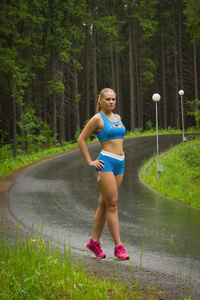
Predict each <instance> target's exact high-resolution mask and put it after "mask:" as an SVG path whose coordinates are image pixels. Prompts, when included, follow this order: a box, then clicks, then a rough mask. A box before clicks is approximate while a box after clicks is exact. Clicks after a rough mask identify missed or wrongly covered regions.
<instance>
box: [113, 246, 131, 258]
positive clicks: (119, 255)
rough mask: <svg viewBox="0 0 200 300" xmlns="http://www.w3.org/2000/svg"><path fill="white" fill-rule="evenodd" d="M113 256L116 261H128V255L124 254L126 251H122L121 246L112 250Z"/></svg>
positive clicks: (122, 247)
mask: <svg viewBox="0 0 200 300" xmlns="http://www.w3.org/2000/svg"><path fill="white" fill-rule="evenodd" d="M114 255H115V256H116V257H117V258H118V259H129V255H128V253H127V252H126V250H125V249H124V246H123V245H119V246H118V247H115V250H114Z"/></svg>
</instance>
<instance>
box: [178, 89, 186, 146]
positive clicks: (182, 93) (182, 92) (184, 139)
mask: <svg viewBox="0 0 200 300" xmlns="http://www.w3.org/2000/svg"><path fill="white" fill-rule="evenodd" d="M178 93H179V95H180V96H181V114H182V130H183V142H186V141H187V138H186V137H185V136H184V114H183V95H184V91H183V90H180V91H179V92H178Z"/></svg>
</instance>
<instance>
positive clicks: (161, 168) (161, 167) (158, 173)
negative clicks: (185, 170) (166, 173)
mask: <svg viewBox="0 0 200 300" xmlns="http://www.w3.org/2000/svg"><path fill="white" fill-rule="evenodd" d="M152 99H153V101H154V102H155V103H156V143H157V176H158V179H159V177H160V172H162V171H163V170H164V166H163V165H159V145H158V102H159V101H160V99H161V97H160V95H159V94H157V93H156V94H153V96H152Z"/></svg>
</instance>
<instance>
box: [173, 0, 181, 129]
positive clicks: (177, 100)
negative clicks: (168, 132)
mask: <svg viewBox="0 0 200 300" xmlns="http://www.w3.org/2000/svg"><path fill="white" fill-rule="evenodd" d="M172 14H173V15H172V26H173V47H174V85H175V87H174V93H175V120H176V128H177V129H180V109H179V94H178V65H177V53H176V51H177V46H176V31H175V16H174V1H172Z"/></svg>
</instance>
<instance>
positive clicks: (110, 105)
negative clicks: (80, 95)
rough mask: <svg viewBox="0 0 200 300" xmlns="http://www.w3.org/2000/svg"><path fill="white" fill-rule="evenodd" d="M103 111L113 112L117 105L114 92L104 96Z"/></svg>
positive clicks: (102, 101) (102, 100)
mask: <svg viewBox="0 0 200 300" xmlns="http://www.w3.org/2000/svg"><path fill="white" fill-rule="evenodd" d="M101 104H102V109H104V110H111V111H112V110H113V109H114V108H115V105H116V95H115V93H114V92H108V93H106V94H104V97H103V98H102V99H101Z"/></svg>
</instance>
